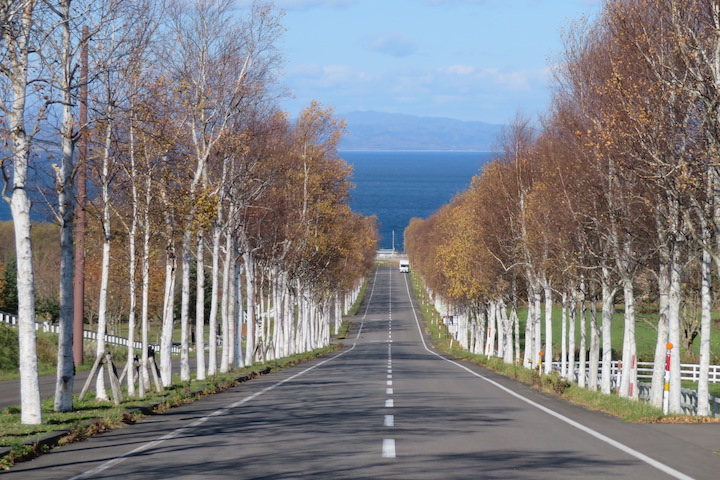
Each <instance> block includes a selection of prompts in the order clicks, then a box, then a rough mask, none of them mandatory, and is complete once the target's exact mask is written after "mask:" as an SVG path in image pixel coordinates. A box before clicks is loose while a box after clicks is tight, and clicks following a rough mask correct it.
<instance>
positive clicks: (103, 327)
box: [95, 115, 111, 400]
mask: <svg viewBox="0 0 720 480" xmlns="http://www.w3.org/2000/svg"><path fill="white" fill-rule="evenodd" d="M108 117H109V115H108ZM110 144H111V123H110V122H109V121H108V124H107V128H106V131H105V148H104V152H103V166H102V174H101V191H102V201H103V211H102V225H103V248H102V265H101V273H100V295H99V299H98V326H97V333H98V339H97V350H96V352H95V355H96V359H99V358H103V357H104V355H105V353H106V352H105V349H106V345H105V333H106V332H107V297H108V285H109V283H110V250H111V247H110V241H111V236H110V232H111V230H110V226H111V225H110V185H109V183H110V178H109V172H110V167H109V163H110ZM104 378H105V377H104V375H103V374H102V371H101V372H100V374H98V376H97V381H96V384H95V398H97V399H98V400H107V399H108V396H107V392H106V391H105V380H104Z"/></svg>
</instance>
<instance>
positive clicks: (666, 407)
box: [663, 342, 673, 415]
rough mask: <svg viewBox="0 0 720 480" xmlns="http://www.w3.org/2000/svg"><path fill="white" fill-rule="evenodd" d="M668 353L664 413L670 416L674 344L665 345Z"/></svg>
mask: <svg viewBox="0 0 720 480" xmlns="http://www.w3.org/2000/svg"><path fill="white" fill-rule="evenodd" d="M665 348H667V353H666V354H665V388H664V389H663V413H664V414H665V415H667V414H668V411H669V410H670V351H671V350H672V348H673V344H672V343H669V342H668V343H667V344H666V345H665Z"/></svg>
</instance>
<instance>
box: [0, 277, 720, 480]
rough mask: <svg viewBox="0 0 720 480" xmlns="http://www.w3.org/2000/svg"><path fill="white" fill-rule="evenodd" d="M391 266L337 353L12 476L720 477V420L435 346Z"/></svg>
mask: <svg viewBox="0 0 720 480" xmlns="http://www.w3.org/2000/svg"><path fill="white" fill-rule="evenodd" d="M406 280H407V275H403V274H400V273H399V272H397V271H395V269H389V268H381V269H380V270H379V271H378V272H377V274H376V277H375V281H374V286H373V289H372V293H371V294H370V295H369V302H366V304H365V307H364V311H363V310H361V313H362V318H359V319H358V321H357V325H356V328H355V330H354V331H355V332H357V336H356V337H355V338H353V339H352V340H351V341H350V342H349V343H348V345H347V347H346V348H345V349H344V350H342V351H341V352H340V353H339V354H335V355H334V356H332V357H329V358H326V359H321V360H317V361H314V362H312V363H308V364H303V365H298V366H296V367H293V368H291V369H287V370H284V371H282V372H278V373H275V374H271V375H267V376H264V377H261V378H258V379H256V380H253V381H252V382H248V383H246V384H243V385H241V386H238V387H237V388H235V389H232V390H230V391H227V392H224V393H221V394H217V395H213V396H211V397H206V398H204V399H202V400H200V401H198V402H195V403H193V404H191V405H187V406H183V407H180V408H176V409H173V410H171V411H170V412H168V413H166V414H164V415H158V416H153V417H149V418H147V419H146V420H144V421H142V422H140V423H138V424H136V425H133V426H128V427H125V428H122V429H119V430H115V431H112V432H108V433H106V434H103V435H99V436H97V437H94V438H91V439H89V440H87V441H85V442H82V443H77V444H73V445H69V446H66V447H62V448H59V449H56V450H54V451H52V452H51V453H49V454H46V455H43V456H41V457H39V458H38V459H36V460H34V461H32V462H27V463H23V464H19V465H16V466H15V467H13V468H12V469H11V470H10V471H9V472H6V473H4V474H3V475H7V478H8V479H10V478H22V479H23V480H31V479H40V478H53V479H55V478H73V479H80V478H93V479H106V478H129V479H136V478H137V479H145V478H147V479H160V478H173V479H176V478H182V479H210V478H240V479H250V478H253V479H296V478H313V479H315V478H353V479H381V478H402V479H424V478H427V479H468V478H484V479H506V478H514V479H531V478H532V479H538V478H548V479H562V478H608V477H620V478H633V479H653V480H656V479H661V478H697V479H717V478H718V477H719V476H720V457H719V456H718V455H716V454H714V453H713V450H714V449H717V448H720V425H634V424H626V423H623V422H621V421H619V420H617V419H615V418H612V417H609V416H606V415H603V414H599V413H596V412H588V411H586V410H585V409H583V408H580V407H577V406H573V405H569V404H567V403H565V402H562V401H560V400H557V399H555V398H553V397H551V396H548V395H544V394H541V393H538V392H536V391H534V390H532V389H529V388H527V387H526V386H524V385H521V384H518V383H516V382H513V381H512V380H510V379H507V378H504V377H501V376H498V375H495V374H493V373H491V372H488V371H487V370H484V369H482V368H479V367H475V366H467V365H464V364H461V363H456V362H453V361H449V360H446V359H444V358H442V357H441V356H439V355H437V354H436V353H434V352H432V351H431V350H430V349H428V348H426V347H425V340H424V339H423V337H422V335H421V333H420V327H419V323H418V322H417V319H416V317H415V311H414V309H413V303H412V302H411V300H410V293H409V288H408V286H407V283H406Z"/></svg>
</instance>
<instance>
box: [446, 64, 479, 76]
mask: <svg viewBox="0 0 720 480" xmlns="http://www.w3.org/2000/svg"><path fill="white" fill-rule="evenodd" d="M438 70H439V71H440V73H447V74H449V75H472V74H473V73H475V72H476V71H477V69H476V68H475V67H473V66H471V65H448V66H446V67H440V68H439V69H438Z"/></svg>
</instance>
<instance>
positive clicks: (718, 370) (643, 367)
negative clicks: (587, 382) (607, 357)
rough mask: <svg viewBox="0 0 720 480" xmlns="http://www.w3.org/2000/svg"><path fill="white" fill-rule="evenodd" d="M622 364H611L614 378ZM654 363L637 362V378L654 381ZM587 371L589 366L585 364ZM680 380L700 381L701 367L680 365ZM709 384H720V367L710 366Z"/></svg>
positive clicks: (557, 368) (556, 367)
mask: <svg viewBox="0 0 720 480" xmlns="http://www.w3.org/2000/svg"><path fill="white" fill-rule="evenodd" d="M621 365H622V362H620V361H618V360H613V361H612V362H610V373H611V375H612V376H613V377H614V376H615V375H618V374H619V372H620V366H621ZM653 365H654V363H653V362H637V377H638V378H640V379H652V372H653ZM579 368H580V362H575V364H574V365H573V371H574V372H577V371H578V369H579ZM585 368H586V370H587V368H588V364H587V362H586V363H585ZM600 368H602V366H600V365H599V366H598V374H600ZM552 369H553V370H555V371H558V372H559V371H560V362H552ZM680 380H687V381H689V382H697V381H698V380H700V365H698V364H696V363H681V364H680ZM708 382H710V383H720V365H710V367H709V372H708Z"/></svg>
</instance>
